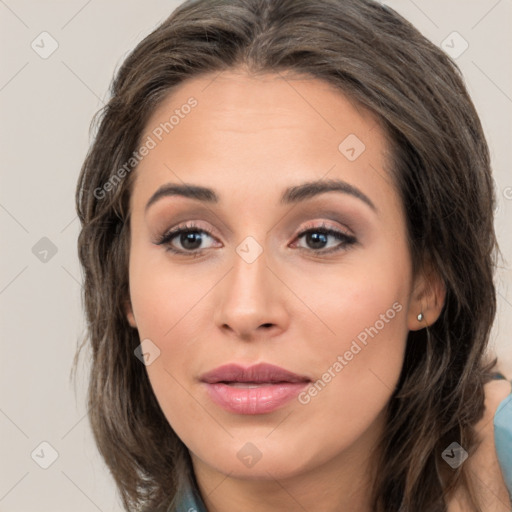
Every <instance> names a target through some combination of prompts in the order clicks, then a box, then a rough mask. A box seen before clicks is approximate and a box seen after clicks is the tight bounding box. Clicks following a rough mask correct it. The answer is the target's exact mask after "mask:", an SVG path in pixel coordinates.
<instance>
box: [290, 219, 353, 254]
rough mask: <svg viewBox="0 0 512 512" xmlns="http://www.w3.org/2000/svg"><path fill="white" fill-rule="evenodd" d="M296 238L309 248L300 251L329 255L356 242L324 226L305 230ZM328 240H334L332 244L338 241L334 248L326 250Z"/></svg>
mask: <svg viewBox="0 0 512 512" xmlns="http://www.w3.org/2000/svg"><path fill="white" fill-rule="evenodd" d="M297 238H298V239H299V240H302V239H304V241H305V243H306V244H307V245H309V247H306V248H304V247H301V249H305V250H312V251H313V252H315V253H319V254H330V253H333V252H337V251H341V250H343V249H346V248H348V247H350V246H351V245H354V244H355V243H356V242H357V239H356V238H355V237H354V236H353V235H349V234H347V233H344V232H343V231H340V230H337V229H333V228H330V227H328V226H327V225H326V224H321V225H320V226H315V227H311V228H309V229H306V230H304V231H302V232H301V233H299V234H298V235H297ZM329 238H331V239H334V242H336V241H338V243H337V244H335V245H334V247H333V246H331V247H330V248H327V249H326V245H329V244H328V242H329Z"/></svg>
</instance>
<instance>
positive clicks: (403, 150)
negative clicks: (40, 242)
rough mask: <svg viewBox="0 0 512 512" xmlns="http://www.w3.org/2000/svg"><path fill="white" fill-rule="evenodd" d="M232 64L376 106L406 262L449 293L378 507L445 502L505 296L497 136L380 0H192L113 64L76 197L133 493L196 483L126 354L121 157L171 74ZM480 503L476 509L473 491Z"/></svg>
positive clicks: (426, 336)
mask: <svg viewBox="0 0 512 512" xmlns="http://www.w3.org/2000/svg"><path fill="white" fill-rule="evenodd" d="M404 41H405V42H406V44H404ZM239 67H242V68H243V69H246V70H247V71H248V72H251V73H280V72H282V71H287V72H292V73H295V74H297V75H304V76H310V77H312V78H316V79H319V80H322V81H324V82H327V83H329V84H331V85H333V86H334V87H336V88H338V89H339V90H340V92H341V93H343V94H346V95H347V96H348V97H350V98H351V99H352V100H353V101H354V102H358V104H362V105H364V107H365V108H367V109H369V110H371V111H372V112H374V113H375V114H377V116H378V118H379V119H380V121H381V122H382V126H383V128H384V130H385V132H386V134H387V136H388V138H389V140H390V145H391V150H392V155H393V158H392V162H391V164H392V165H390V169H389V172H390V174H391V176H392V177H393V179H394V180H395V183H396V186H397V188H398V190H399V192H400V194H401V198H402V200H403V205H404V208H405V212H406V217H407V219H406V220H407V228H408V236H409V244H410V250H411V257H412V261H413V268H414V271H415V272H419V271H422V269H424V268H426V267H427V265H429V266H431V267H432V268H433V269H434V271H435V272H437V273H438V275H439V276H440V277H441V278H442V280H443V281H444V283H445V286H446V289H447V295H446V300H445V305H444V308H443V311H442V313H441V316H440V317H439V319H438V321H437V322H436V323H434V324H433V325H432V326H430V327H427V328H425V329H422V330H419V331H414V332H410V333H409V335H408V340H407V348H406V354H405V361H404V365H403V369H402V373H401V376H400V380H399V384H398V386H397V389H396V390H395V392H394V393H393V396H392V398H391V400H390V402H389V405H388V419H387V426H386V430H385V435H384V437H383V439H382V444H381V447H382V450H381V452H382V457H381V459H380V463H379V466H378V471H376V480H375V485H374V487H373V489H372V492H373V502H374V506H373V510H375V511H385V512H392V511H397V510H399V508H400V504H402V508H401V509H400V510H407V511H416V510H422V511H445V510H446V504H445V500H446V497H447V494H448V493H449V492H451V491H452V490H453V489H454V488H455V487H456V486H459V485H461V486H464V487H465V488H466V490H467V492H468V494H469V495H470V496H472V494H473V493H472V491H471V486H470V485H469V484H468V475H467V469H466V468H465V466H464V465H462V466H460V467H459V468H458V469H457V470H455V471H452V470H449V471H448V472H446V467H445V466H446V463H445V462H444V461H443V460H442V459H441V454H442V452H443V450H444V449H445V448H446V447H447V446H448V445H449V444H450V443H451V442H452V441H457V442H458V443H459V444H460V445H461V446H462V447H464V448H465V449H466V451H468V452H469V454H470V455H471V454H472V453H473V452H474V450H475V447H476V446H477V444H478V439H477V435H476V432H475V429H474V425H475V423H476V422H477V420H478V419H480V418H481V416H482V414H483V408H484V405H483V401H484V391H483V384H484V383H485V382H486V381H487V380H488V379H489V378H490V374H489V370H490V368H491V366H492V365H493V363H494V361H493V362H492V363H490V364H487V366H486V365H485V359H484V358H485V349H486V345H487V341H488V337H489V332H490V329H491V326H492V323H493V320H494V316H495V311H496V295H495V288H494V284H493V272H494V266H495V264H496V263H495V262H496V254H497V251H498V247H497V243H496V239H495V233H494V226H493V211H494V204H495V196H494V188H493V180H492V177H491V170H490V159H489V150H488V147H487V143H486V140H485V137H484V134H483V131H482V126H481V123H480V120H479V118H478V115H477V112H476V110H475V108H474V105H473V103H472V101H471V99H470V97H469V95H468V92H467V91H466V88H465V86H464V83H463V79H462V77H461V73H460V71H459V69H458V67H457V66H456V65H455V64H454V62H453V61H452V60H451V59H450V58H448V57H447V56H446V55H445V54H444V53H443V52H442V51H441V50H440V49H439V48H437V47H436V46H435V45H434V44H432V43H431V42H430V41H428V40H427V39H426V38H425V37H424V36H422V35H421V34H420V32H419V31H418V30H417V29H416V28H414V27H413V26H412V25H411V24H410V23H409V22H408V21H407V20H405V19H404V18H402V17H401V16H400V15H399V14H397V13H396V12H395V11H393V10H392V9H391V8H389V7H387V6H385V5H381V4H379V3H377V2H374V1H371V0H189V1H188V2H185V3H184V4H182V5H181V6H180V7H179V8H178V9H176V10H175V11H174V12H173V13H172V15H171V16H170V17H169V18H168V19H167V20H165V21H164V22H163V23H162V24H161V25H160V26H159V27H158V28H157V29H156V30H154V31H153V32H152V33H151V34H149V35H148V36H147V37H146V38H145V39H144V40H143V41H142V42H141V43H140V44H139V45H138V46H137V47H136V48H135V49H134V50H133V51H132V53H131V54H130V55H129V56H128V57H127V58H126V60H125V61H124V63H123V65H122V66H121V67H120V69H119V70H118V72H117V74H116V76H115V79H114V81H113V83H112V89H111V99H110V100H109V102H108V104H107V105H106V106H105V107H104V109H103V110H102V111H101V113H100V117H99V119H97V121H98V123H97V125H96V126H97V132H96V135H95V139H94V142H93V144H92V146H91V148H90V150H89V152H88V154H87V157H86V159H85V162H84V164H83V167H82V170H81V174H80V177H79V181H78V185H77V193H76V206H77V211H78V215H79V218H80V221H81V225H82V229H81V232H80V236H79V240H78V251H79V258H80V262H81V265H82V266H83V270H84V292H83V298H84V306H85V311H86V315H87V336H86V339H85V340H84V343H85V342H87V341H88V342H89V343H90V346H91V348H92V367H91V374H90V383H89V394H88V401H89V404H88V405H89V419H90V422H91V426H92V430H93V433H94V437H95V440H96V443H97V446H98V448H99V451H100V453H101V455H102V456H103V457H104V459H105V461H106V464H107V465H108V467H109V468H110V471H111V472H112V475H113V477H114V479H115V481H116V484H117V486H118V488H119V491H120V493H121V497H122V500H123V503H124V506H125V508H126V510H132V509H137V510H151V511H157V510H166V509H167V508H168V507H170V506H171V508H172V507H173V506H174V503H175V501H176V496H177V495H178V492H179V490H180V489H181V488H182V486H183V484H184V482H185V481H186V480H189V481H191V482H192V483H193V484H194V485H196V484H195V481H194V475H193V472H192V471H191V464H190V459H189V455H188V451H187V449H186V447H185V446H184V445H183V443H182V442H181V440H180V439H179V438H178V437H177V435H176V434H175V433H174V431H173V430H172V428H171V427H170V425H169V424H168V422H167V420H166V418H165V417H164V415H163V413H162V411H161V409H160V407H159V405H158V403H157V401H156V398H155V396H154V394H153V391H152V388H151V386H150V384H149V380H148V377H147V374H146V371H145V367H144V365H142V364H141V363H140V361H139V360H138V359H137V358H136V357H135V356H134V349H135V348H136V347H137V346H138V345H139V343H140V339H139V337H138V332H137V330H135V329H132V328H131V327H130V326H129V324H128V322H127V319H126V309H125V304H126V302H127V301H129V288H128V259H129V242H130V232H129V216H130V212H129V198H130V194H131V185H132V183H133V176H134V174H135V169H134V170H133V171H132V172H131V173H129V175H128V176H127V177H126V178H124V179H122V180H120V179H119V173H118V171H119V169H120V168H121V167H122V166H123V165H124V164H125V162H128V161H129V160H130V157H131V156H132V155H133V152H134V151H135V150H136V149H137V147H138V144H140V137H141V133H142V131H143V129H144V127H145V124H146V123H147V120H148V118H149V116H150V115H151V114H152V112H154V110H155V108H156V107H157V106H158V105H159V103H160V102H161V100H162V99H163V98H164V97H165V96H167V95H168V94H169V93H170V92H172V90H173V88H174V87H175V86H178V85H180V84H182V83H183V82H184V81H185V80H187V79H189V78H192V77H197V76H199V75H201V74H206V73H213V72H222V71H223V70H228V69H235V68H239ZM116 173H118V174H117V178H116ZM114 178H116V179H117V182H118V183H116V185H117V186H112V187H109V190H108V193H105V190H106V188H102V187H104V184H105V183H107V182H109V180H110V183H112V180H113V179H114ZM98 190H101V191H102V193H101V196H100V194H99V193H98ZM82 347H83V344H82V346H81V347H80V349H79V350H78V351H77V355H76V357H75V365H76V361H77V358H78V355H79V352H80V350H81V348H82ZM472 501H473V502H474V503H473V505H474V507H475V510H477V511H479V510H480V508H479V506H478V504H477V502H476V497H475V496H473V497H472Z"/></svg>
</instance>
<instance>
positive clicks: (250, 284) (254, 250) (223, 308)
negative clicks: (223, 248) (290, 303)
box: [216, 237, 283, 335]
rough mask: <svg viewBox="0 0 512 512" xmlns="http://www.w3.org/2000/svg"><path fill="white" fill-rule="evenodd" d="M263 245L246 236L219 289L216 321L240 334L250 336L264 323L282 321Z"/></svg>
mask: <svg viewBox="0 0 512 512" xmlns="http://www.w3.org/2000/svg"><path fill="white" fill-rule="evenodd" d="M267 261H268V259H267V257H266V252H265V250H264V248H263V246H262V245H261V244H260V243H259V242H258V241H257V240H256V239H255V238H254V237H246V238H245V239H244V240H243V241H242V242H241V243H240V244H239V245H238V246H237V247H236V249H235V255H234V257H233V266H232V268H231V271H230V272H229V273H228V275H227V276H226V279H225V282H224V285H223V286H222V288H221V289H220V290H219V292H220V295H219V297H218V303H217V304H218V307H217V308H216V322H217V324H218V326H219V327H222V326H226V325H227V326H229V327H230V328H231V329H232V330H234V331H235V332H237V334H239V335H243V334H245V335H249V334H250V333H251V331H253V330H255V329H257V328H258V327H259V326H261V325H263V324H276V323H281V322H282V320H283V318H280V314H279V311H281V309H282V308H280V307H279V305H278V303H279V299H278V297H277V294H278V293H279V291H278V289H277V288H276V287H274V286H273V285H272V282H271V280H272V279H273V276H272V271H271V270H270V269H269V268H268V267H267Z"/></svg>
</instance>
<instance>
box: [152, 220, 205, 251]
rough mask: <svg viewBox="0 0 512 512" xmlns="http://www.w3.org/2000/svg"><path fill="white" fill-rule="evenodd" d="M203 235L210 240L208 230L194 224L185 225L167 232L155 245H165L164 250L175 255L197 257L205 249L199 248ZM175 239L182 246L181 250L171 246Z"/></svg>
mask: <svg viewBox="0 0 512 512" xmlns="http://www.w3.org/2000/svg"><path fill="white" fill-rule="evenodd" d="M205 235H206V236H208V237H209V238H212V233H211V231H209V230H208V229H205V228H200V227H198V226H197V225H195V224H187V225H185V226H180V227H177V228H176V229H172V230H171V231H167V232H166V233H164V234H163V235H162V236H161V237H160V239H159V240H158V242H157V243H156V244H157V245H165V246H166V250H168V251H170V252H172V253H175V254H184V255H187V256H199V255H200V253H201V252H202V251H203V249H206V248H205V247H200V246H201V243H202V242H203V239H204V236H205ZM175 238H176V239H177V242H178V243H179V244H180V245H181V246H182V248H181V249H180V248H176V247H174V246H173V240H174V239H175Z"/></svg>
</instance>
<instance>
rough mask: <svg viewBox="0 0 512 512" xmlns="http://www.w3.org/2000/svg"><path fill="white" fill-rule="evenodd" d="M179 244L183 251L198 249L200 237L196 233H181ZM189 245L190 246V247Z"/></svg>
mask: <svg viewBox="0 0 512 512" xmlns="http://www.w3.org/2000/svg"><path fill="white" fill-rule="evenodd" d="M194 242H195V243H196V246H194ZM180 243H181V245H182V246H183V247H184V248H185V249H190V250H193V249H198V248H199V246H200V245H201V237H200V236H199V233H198V232H197V231H194V232H191V233H182V235H181V240H180ZM190 243H191V244H192V246H190Z"/></svg>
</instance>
